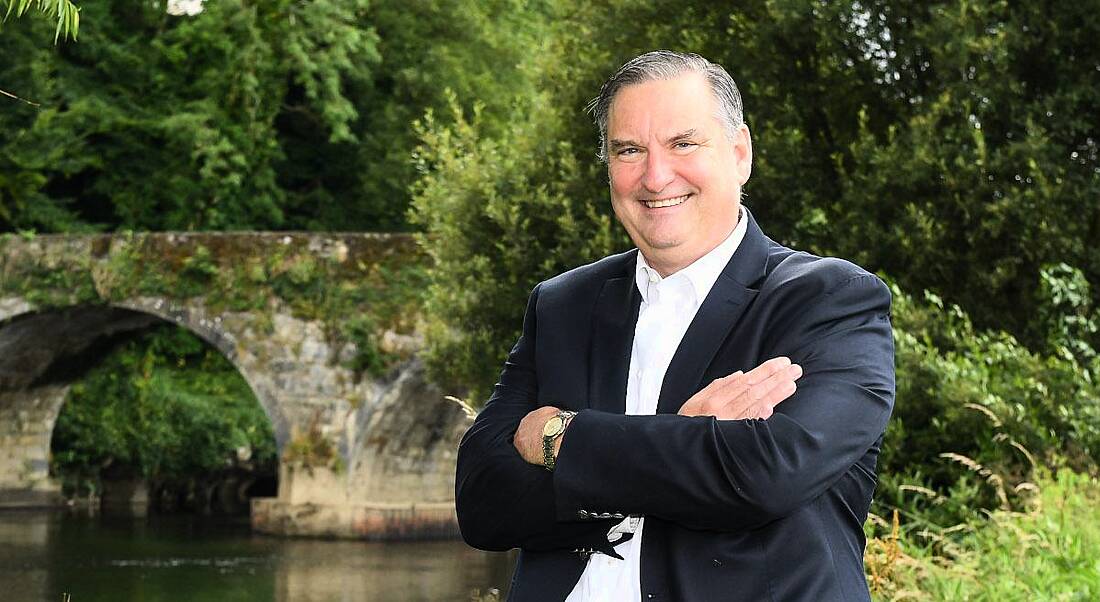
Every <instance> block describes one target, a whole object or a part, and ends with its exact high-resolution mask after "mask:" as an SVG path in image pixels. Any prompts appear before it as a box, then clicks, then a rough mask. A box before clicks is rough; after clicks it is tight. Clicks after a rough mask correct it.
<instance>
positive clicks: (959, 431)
mask: <svg viewBox="0 0 1100 602" xmlns="http://www.w3.org/2000/svg"><path fill="white" fill-rule="evenodd" d="M893 294H894V306H893V316H894V328H895V343H896V362H897V383H898V389H897V401H896V405H895V411H894V416H893V418H892V419H891V421H890V423H889V426H888V430H887V436H886V440H885V443H884V448H883V454H882V457H881V460H880V464H879V474H880V475H881V476H882V480H883V482H882V484H881V486H880V488H879V493H878V498H879V499H878V503H879V508H880V510H881V509H882V508H887V509H889V508H894V507H896V508H901V509H903V512H905V516H904V518H908V519H920V520H924V521H929V522H932V523H939V524H947V523H951V522H953V521H958V520H962V519H963V518H965V517H967V516H970V515H973V514H974V513H975V512H978V511H980V510H982V509H993V508H1005V509H1008V508H1011V507H1015V503H1016V497H1017V496H1016V493H1017V492H1016V491H1014V486H1016V485H1018V484H1020V483H1023V482H1025V481H1027V480H1029V479H1031V478H1032V475H1033V471H1034V469H1035V468H1037V467H1044V468H1050V469H1053V468H1057V467H1061V466H1069V467H1072V468H1074V469H1076V470H1079V471H1095V469H1096V467H1097V465H1098V464H1097V463H1098V461H1100V391H1098V389H1097V387H1096V385H1095V383H1094V382H1093V381H1092V378H1091V374H1092V372H1091V371H1090V370H1089V369H1088V368H1086V367H1085V366H1083V365H1081V364H1079V363H1078V362H1077V361H1076V360H1075V359H1074V358H1073V357H1068V358H1067V357H1061V356H1044V355H1040V354H1037V353H1034V352H1032V351H1029V350H1028V349H1027V348H1025V347H1024V346H1023V345H1021V344H1019V343H1018V342H1017V341H1016V340H1015V339H1014V338H1013V337H1011V336H1010V335H1008V334H1005V333H1003V332H989V331H981V330H978V329H976V328H975V327H974V325H973V323H972V322H971V320H970V318H969V316H968V315H967V314H966V313H964V312H963V311H962V310H961V309H960V308H959V307H958V306H953V305H945V304H944V303H943V301H942V300H941V299H939V298H938V297H936V296H935V295H932V294H930V293H926V294H925V298H924V300H923V301H917V300H914V299H913V298H912V297H911V296H909V295H907V294H905V293H903V292H902V291H901V290H900V289H899V288H898V287H897V286H896V285H894V286H893Z"/></svg>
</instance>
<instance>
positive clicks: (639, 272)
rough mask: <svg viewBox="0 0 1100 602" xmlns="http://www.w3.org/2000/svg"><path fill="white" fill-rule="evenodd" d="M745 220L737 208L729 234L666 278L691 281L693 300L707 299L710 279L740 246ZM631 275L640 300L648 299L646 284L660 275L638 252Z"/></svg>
mask: <svg viewBox="0 0 1100 602" xmlns="http://www.w3.org/2000/svg"><path fill="white" fill-rule="evenodd" d="M748 222H749V220H747V219H745V211H744V210H741V212H740V214H739V215H738V220H737V226H736V227H735V228H734V229H733V232H730V235H729V236H727V237H726V239H725V240H723V241H722V242H721V243H719V244H718V246H717V247H714V248H713V249H711V250H710V251H709V252H708V253H707V254H706V255H703V256H702V257H700V258H699V259H696V260H695V261H694V262H692V263H691V265H689V266H687V267H686V268H684V269H682V270H680V271H679V272H676V273H675V274H671V275H670V276H669V278H675V277H684V278H687V279H688V282H690V283H691V286H692V288H693V289H694V290H695V299H696V303H697V304H698V303H702V300H703V299H706V298H707V294H709V293H710V289H711V288H712V287H713V286H714V282H715V281H716V280H718V275H719V274H721V273H722V270H723V269H725V267H726V265H727V264H728V263H729V262H730V259H732V258H733V254H734V253H735V252H737V247H739V246H740V245H741V241H742V240H744V238H745V233H746V232H747V231H748V229H749V228H748ZM635 278H636V281H637V284H638V291H639V292H640V293H641V294H642V301H643V302H646V303H648V302H649V287H650V286H651V285H657V284H660V282H661V280H662V278H661V275H660V274H658V273H657V270H655V269H653V268H651V267H649V263H647V262H646V260H645V256H643V255H642V253H641V251H639V252H638V266H637V268H636V273H635Z"/></svg>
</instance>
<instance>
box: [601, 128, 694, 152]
mask: <svg viewBox="0 0 1100 602" xmlns="http://www.w3.org/2000/svg"><path fill="white" fill-rule="evenodd" d="M694 137H695V128H692V129H690V130H684V131H683V132H680V133H678V134H675V135H673V136H672V137H671V138H669V139H668V142H667V144H676V143H677V142H682V141H684V140H690V139H692V138H694ZM607 146H608V148H609V149H611V150H613V151H616V150H619V149H621V148H626V147H629V146H638V147H640V146H643V145H642V143H641V142H635V141H634V140H618V139H614V140H609V141H608V142H607Z"/></svg>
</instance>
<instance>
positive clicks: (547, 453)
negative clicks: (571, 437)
mask: <svg viewBox="0 0 1100 602" xmlns="http://www.w3.org/2000/svg"><path fill="white" fill-rule="evenodd" d="M576 415H577V413H576V412H570V411H568V410H562V411H560V412H558V413H557V414H554V416H553V417H551V418H550V420H547V421H546V426H544V427H542V465H543V466H544V467H546V470H550V471H553V470H554V441H556V440H557V438H558V437H561V435H562V433H564V432H565V427H567V426H569V421H570V420H572V419H573V417H574V416H576Z"/></svg>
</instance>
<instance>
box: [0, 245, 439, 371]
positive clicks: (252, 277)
mask: <svg viewBox="0 0 1100 602" xmlns="http://www.w3.org/2000/svg"><path fill="white" fill-rule="evenodd" d="M425 263H426V258H425V257H424V256H423V255H422V254H421V253H420V251H419V249H418V248H417V246H416V244H415V242H414V241H413V239H412V237H410V236H408V235H390V234H358V233H356V234H329V235H318V234H305V233H255V232H244V233H132V232H127V233H121V234H115V235H89V236H64V235H57V236H55V235H48V236H36V237H31V238H25V237H16V236H12V235H5V236H3V237H2V238H0V296H17V297H23V298H24V299H26V300H27V301H28V302H29V303H31V304H32V305H34V306H35V307H36V308H38V309H51V308H58V307H66V306H72V305H86V304H111V303H118V302H121V301H124V300H128V299H134V298H137V297H156V298H162V299H165V300H166V301H196V300H200V301H201V302H202V304H203V305H204V307H205V308H206V309H207V311H208V312H210V313H211V314H218V313H223V312H249V313H254V314H259V315H260V316H261V317H263V316H266V317H267V321H268V322H269V323H270V317H271V313H272V312H273V311H274V310H275V309H276V308H278V307H283V308H288V309H289V312H290V313H291V314H292V315H294V316H295V317H297V318H299V319H304V320H315V321H318V322H320V323H321V324H322V328H323V330H324V332H325V333H326V337H327V338H328V340H329V343H330V344H331V345H332V347H333V348H334V349H342V348H343V347H344V346H345V345H346V344H347V343H351V344H353V345H354V346H355V348H356V353H355V356H354V357H353V358H352V359H351V360H346V361H348V363H349V367H350V368H351V369H352V370H354V371H356V372H357V373H360V374H361V373H364V372H366V373H370V374H378V373H379V372H380V371H383V370H386V369H387V368H388V367H389V366H391V365H392V364H393V362H394V361H396V360H398V359H402V358H398V357H391V355H392V354H390V355H387V354H385V353H383V352H382V351H381V349H379V348H378V345H377V344H376V341H378V340H380V337H381V335H382V334H383V333H385V332H386V331H393V332H396V333H412V332H413V331H414V329H415V328H416V324H417V321H418V319H419V314H420V308H421V301H420V299H421V293H422V291H423V290H424V288H425V287H426V285H427V276H426V273H425ZM334 360H335V358H334Z"/></svg>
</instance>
